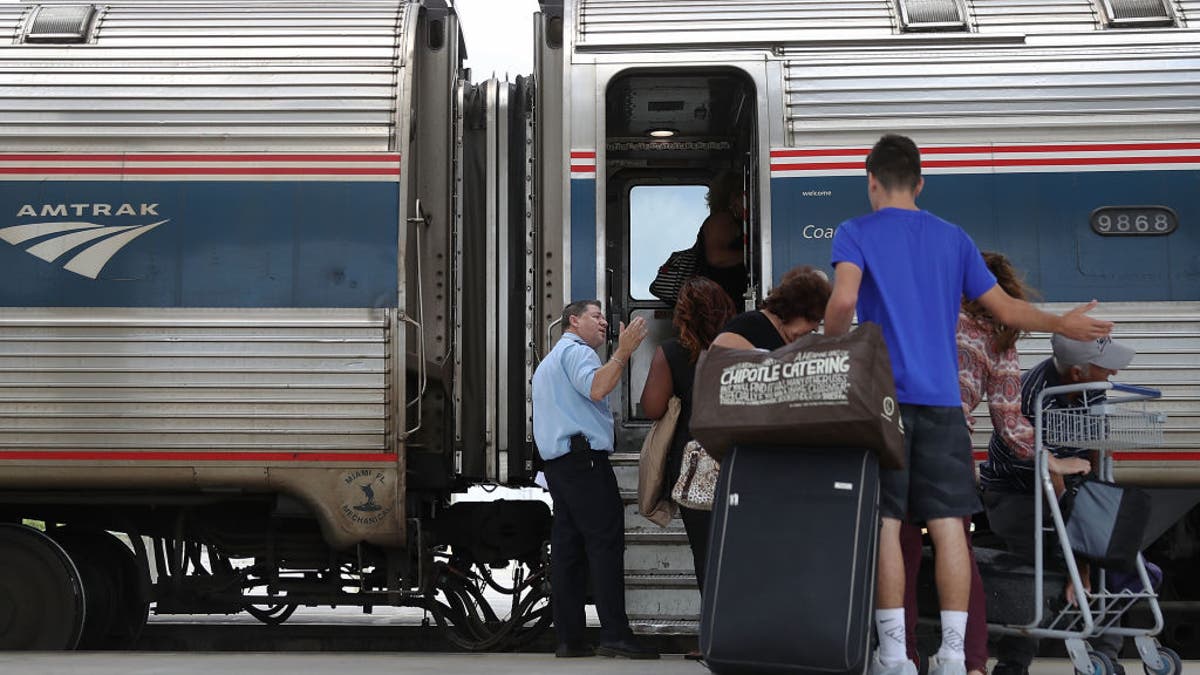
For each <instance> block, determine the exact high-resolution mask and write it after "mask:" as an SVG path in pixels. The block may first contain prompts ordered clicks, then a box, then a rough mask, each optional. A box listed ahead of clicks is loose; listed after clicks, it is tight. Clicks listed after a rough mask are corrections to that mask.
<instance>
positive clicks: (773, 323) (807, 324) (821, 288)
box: [713, 266, 832, 351]
mask: <svg viewBox="0 0 1200 675" xmlns="http://www.w3.org/2000/svg"><path fill="white" fill-rule="evenodd" d="M831 290H832V288H831V287H830V285H829V278H828V277H827V276H826V275H825V273H824V272H822V271H820V270H818V269H815V268H813V267H808V266H804V267H796V268H793V269H792V270H790V271H789V272H788V273H787V274H785V275H783V279H782V280H781V281H780V282H779V285H778V286H776V287H775V288H773V289H771V292H770V294H768V295H767V299H766V300H765V301H763V306H762V309H757V310H754V311H752V312H746V313H744V314H739V315H737V316H735V317H733V319H731V320H730V321H729V323H728V324H727V325H726V326H725V330H723V331H722V332H721V334H720V335H718V336H717V337H716V338H715V339H714V340H713V344H714V345H717V346H719V347H728V348H730V349H766V350H768V351H769V350H774V349H779V348H780V347H782V346H784V345H786V344H788V343H790V342H793V341H794V340H796V339H797V338H799V337H801V336H804V335H808V334H809V333H811V332H813V331H814V330H816V329H817V326H819V325H821V319H823V318H825V305H826V304H827V303H828V302H829V293H830V291H831Z"/></svg>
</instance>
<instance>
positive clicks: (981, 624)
mask: <svg viewBox="0 0 1200 675" xmlns="http://www.w3.org/2000/svg"><path fill="white" fill-rule="evenodd" d="M983 260H984V262H986V263H987V266H988V269H990V270H991V271H992V274H994V275H995V276H996V282H997V283H999V284H1000V287H1001V288H1003V289H1004V291H1005V292H1006V293H1008V294H1009V295H1010V296H1012V297H1014V298H1017V299H1020V300H1027V299H1028V296H1030V295H1032V292H1031V290H1030V289H1029V287H1027V286H1026V285H1025V283H1024V282H1023V281H1022V280H1021V277H1020V275H1019V274H1018V273H1017V271H1016V270H1015V269H1014V268H1013V266H1012V263H1010V262H1009V261H1008V258H1006V257H1004V256H1003V255H1001V254H999V253H993V252H990V251H988V252H984V254H983ZM1020 337H1021V332H1020V331H1019V330H1017V329H1015V328H1010V327H1008V326H1004V325H1002V324H1000V323H997V322H996V320H995V319H994V318H993V317H992V315H991V314H990V313H988V311H987V310H986V309H984V308H983V306H982V305H980V304H979V303H978V302H964V303H963V307H962V311H961V312H960V313H959V315H958V386H959V390H960V392H961V394H962V406H963V416H964V417H965V418H966V422H967V427H968V428H970V429H971V431H974V430H975V421H974V419H973V418H972V417H971V413H972V412H973V411H974V410H975V407H976V406H978V405H979V403H980V401H982V400H983V397H984V395H985V394H986V395H987V401H988V412H989V413H990V415H991V418H992V427H993V428H994V429H996V430H997V431H998V432H999V433H1000V434H1001V435H1002V436H1003V437H1004V440H1005V441H1006V442H1007V443H1008V445H1009V447H1011V448H1013V450H1014V452H1016V453H1017V454H1018V455H1020V456H1021V457H1023V458H1032V457H1033V441H1034V431H1033V426H1032V425H1031V424H1030V423H1029V420H1028V419H1026V418H1025V416H1024V415H1022V414H1021V365H1020V362H1019V361H1018V359H1017V340H1018V339H1019V338H1020ZM963 527H964V528H966V530H967V541H970V537H971V519H970V518H963ZM900 543H901V547H902V548H903V550H904V569H905V571H906V573H907V575H908V583H907V585H906V592H905V598H904V600H905V602H904V608H905V625H908V626H915V625H916V624H917V589H916V585H917V573H918V572H919V571H920V567H921V529H920V527H918V526H917V525H913V524H909V523H905V524H904V526H903V528H902V529H901V535H900ZM984 601H985V597H984V592H983V581H982V579H980V577H979V568H978V567H977V566H976V565H975V554H974V553H973V552H972V554H971V604H970V607H969V609H968V611H967V635H966V639H965V640H964V647H965V651H966V655H967V661H966V666H967V671H968V673H969V674H970V675H983V673H986V672H987V659H988V651H987V612H986V605H985V604H984ZM907 637H908V655H909V657H910V658H912V659H913V660H914V661H916V660H917V658H918V657H917V641H916V631H909V632H908V636H907Z"/></svg>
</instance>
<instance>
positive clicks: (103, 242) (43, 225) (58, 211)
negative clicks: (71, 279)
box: [0, 203, 170, 279]
mask: <svg viewBox="0 0 1200 675" xmlns="http://www.w3.org/2000/svg"><path fill="white" fill-rule="evenodd" d="M114 206H115V207H116V208H115V213H114ZM157 208H158V204H138V205H137V206H136V207H135V206H134V205H133V204H118V205H113V204H90V203H89V204H43V205H42V208H41V209H40V210H38V209H35V208H34V207H33V205H32V204H25V205H23V206H22V207H21V208H20V210H18V211H17V216H18V217H28V216H41V217H47V216H49V217H53V216H68V215H75V216H83V215H90V216H109V215H118V216H139V215H141V216H151V217H152V216H157V215H158V211H157ZM72 211H73V213H72ZM168 222H170V219H165V220H159V221H156V222H152V223H147V224H144V225H142V224H137V225H116V226H112V225H101V224H99V223H91V222H87V221H84V220H77V221H61V220H59V221H48V222H40V223H29V224H27V225H14V226H12V227H5V228H0V239H3V240H4V241H6V242H8V243H10V244H12V245H14V246H25V247H26V248H25V252H26V253H28V254H30V255H33V256H37V257H38V258H41V259H42V260H45V261H46V262H49V263H53V262H55V261H58V260H60V259H62V258H66V256H68V255H69V254H71V253H74V255H71V257H70V258H67V259H66V262H64V263H63V264H62V268H63V269H65V270H67V271H70V272H74V273H75V274H78V275H80V276H83V277H87V278H89V279H95V278H96V277H98V276H99V275H100V272H101V271H103V270H104V266H105V265H107V264H108V261H109V260H111V259H112V257H113V256H114V255H116V254H117V253H118V252H120V250H121V249H122V248H124V247H125V246H126V245H128V244H129V243H130V242H132V241H133V240H134V239H137V238H138V237H140V236H142V235H143V234H146V233H147V232H149V231H150V230H153V229H154V228H156V227H158V226H159V225H162V224H164V223H168ZM85 245H86V246H85ZM81 247H82V250H80V249H81Z"/></svg>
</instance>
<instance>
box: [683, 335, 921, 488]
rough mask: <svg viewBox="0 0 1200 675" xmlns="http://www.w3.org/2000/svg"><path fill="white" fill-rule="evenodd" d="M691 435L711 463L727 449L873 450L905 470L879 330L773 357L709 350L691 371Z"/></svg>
mask: <svg viewBox="0 0 1200 675" xmlns="http://www.w3.org/2000/svg"><path fill="white" fill-rule="evenodd" d="M691 432H692V436H693V437H694V438H695V439H696V440H697V441H699V442H700V444H701V445H703V446H704V448H705V449H706V450H708V452H709V454H711V455H712V456H713V457H716V458H717V459H721V458H723V457H724V455H725V453H726V452H727V451H728V450H729V449H730V448H731V447H733V446H734V445H750V444H753V445H788V446H792V447H804V446H809V447H854V448H866V449H869V450H874V451H875V452H876V453H878V455H879V463H880V466H882V467H883V468H885V469H899V468H903V467H904V423H903V422H902V421H901V419H900V406H899V404H897V402H896V383H895V380H894V379H893V378H892V364H891V361H890V360H889V359H888V351H887V345H885V344H884V342H883V331H882V330H880V328H879V326H878V325H877V324H874V323H864V324H862V325H860V326H859V327H858V328H856V329H855V330H853V331H850V332H849V333H847V334H846V335H842V336H839V337H826V336H824V335H807V336H805V337H802V338H800V339H799V340H796V341H795V342H793V343H791V344H789V345H786V346H784V347H780V348H779V349H776V350H775V351H773V352H765V351H757V350H741V349H728V348H724V347H711V348H710V349H709V350H708V351H707V352H705V353H704V354H702V355H701V356H700V360H699V362H697V364H696V381H695V384H694V386H693V389H692V421H691Z"/></svg>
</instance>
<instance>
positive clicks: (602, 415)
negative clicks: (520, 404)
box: [533, 333, 613, 459]
mask: <svg viewBox="0 0 1200 675" xmlns="http://www.w3.org/2000/svg"><path fill="white" fill-rule="evenodd" d="M597 370H600V357H599V356H597V355H596V350H595V349H592V348H591V347H589V346H588V344H587V343H586V342H584V341H583V338H581V337H579V336H578V335H576V334H574V333H563V336H562V338H560V339H559V341H558V343H557V344H555V345H554V348H553V349H551V350H550V353H549V354H547V355H546V358H544V359H542V362H541V363H540V364H539V365H538V367H537V370H536V371H534V373H533V440H534V442H535V443H536V444H537V448H538V452H539V453H541V455H542V459H556V458H558V457H562V456H563V455H565V454H567V453H568V452H569V451H570V449H571V448H570V445H571V436H574V435H575V434H579V433H581V434H583V435H585V436H587V439H588V444H589V445H591V447H592V449H593V450H607V451H609V452H612V449H613V417H612V412H610V411H609V409H608V400H607V398H605V399H602V400H599V401H593V400H592V394H591V392H592V380H594V379H596V371H597Z"/></svg>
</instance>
